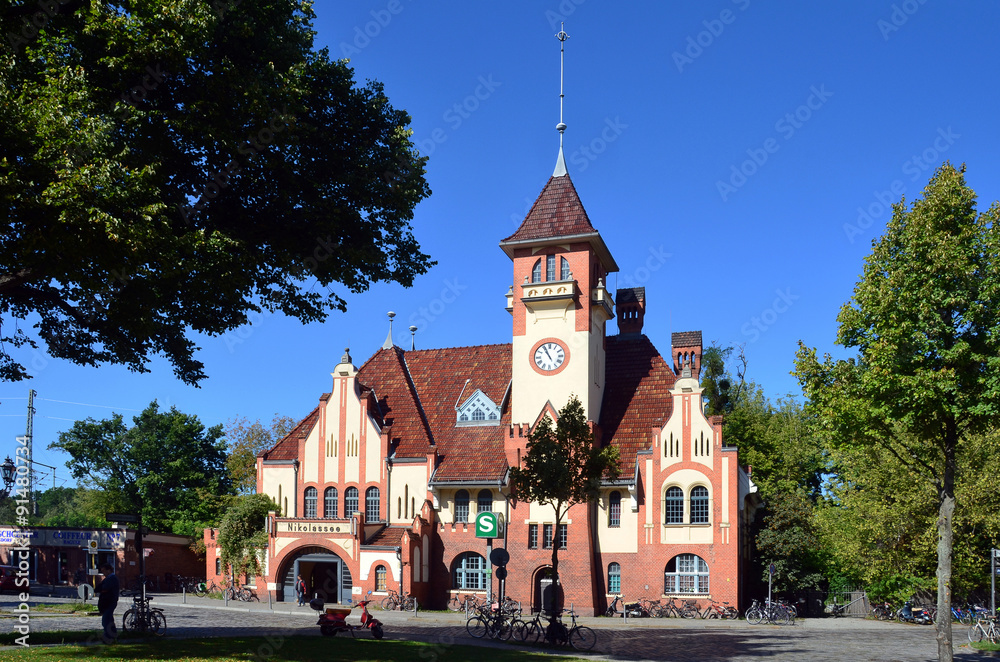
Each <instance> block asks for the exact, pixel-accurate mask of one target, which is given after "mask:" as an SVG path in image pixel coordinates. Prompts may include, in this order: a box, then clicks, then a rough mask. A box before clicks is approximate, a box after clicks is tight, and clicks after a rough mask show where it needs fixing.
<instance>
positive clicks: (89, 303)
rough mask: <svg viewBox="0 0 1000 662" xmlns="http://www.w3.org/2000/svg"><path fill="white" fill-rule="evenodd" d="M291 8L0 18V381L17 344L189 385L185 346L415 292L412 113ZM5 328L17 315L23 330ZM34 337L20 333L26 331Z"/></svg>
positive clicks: (7, 9)
mask: <svg viewBox="0 0 1000 662" xmlns="http://www.w3.org/2000/svg"><path fill="white" fill-rule="evenodd" d="M313 19H314V13H313V10H312V3H311V2H307V1H305V0H259V1H254V2H249V1H247V2H240V1H239V0H220V1H217V2H209V1H208V0H118V1H112V0H88V1H79V0H70V1H68V2H63V1H62V0H60V1H59V2H36V1H35V0H23V1H21V2H14V3H3V6H2V8H0V36H2V39H3V43H2V44H0V208H2V209H3V210H4V216H3V219H2V220H0V234H2V237H3V241H2V242H0V378H2V379H6V380H18V379H24V378H26V377H29V376H30V375H29V371H28V369H27V368H26V367H25V365H23V360H22V359H21V358H19V357H18V356H17V355H16V354H15V352H16V348H17V347H19V346H24V345H29V346H39V345H41V344H44V345H45V346H46V347H47V350H48V352H49V353H50V354H51V355H52V356H54V357H57V358H61V359H68V360H70V361H74V362H76V363H80V364H85V365H97V364H100V363H116V364H122V365H125V366H127V367H128V368H130V369H132V370H135V371H146V370H148V367H147V365H148V363H149V360H150V359H151V357H152V356H153V355H157V354H162V355H164V356H166V357H167V358H168V359H169V360H170V361H171V363H172V364H173V366H174V369H175V372H176V374H177V376H178V377H179V378H180V379H182V380H183V381H185V382H188V383H198V382H199V381H200V380H201V379H203V378H204V377H205V373H204V370H203V367H204V366H203V364H202V363H201V362H200V361H198V360H197V359H196V358H195V355H194V354H195V350H196V349H197V348H196V347H195V344H194V340H192V338H191V334H190V332H191V331H196V332H201V333H204V334H209V335H216V334H222V333H225V332H227V331H230V330H232V329H234V328H237V327H239V326H241V325H243V324H246V323H247V321H248V318H249V317H250V316H252V315H256V314H260V313H262V312H273V311H280V312H282V313H284V314H286V315H290V316H293V317H296V318H298V319H300V320H302V321H303V322H311V321H319V320H323V319H324V318H325V317H326V315H327V314H328V313H329V312H330V311H331V310H335V309H341V310H343V309H344V308H345V302H344V299H343V298H342V297H341V296H339V295H338V294H337V292H336V291H337V290H339V291H341V292H344V291H350V292H361V291H364V290H366V289H367V288H368V287H369V285H370V284H371V283H375V282H379V281H387V282H398V283H401V284H403V285H406V286H408V285H410V284H411V283H412V281H413V278H414V277H415V276H417V275H419V274H421V273H424V272H425V271H426V270H427V269H428V268H429V266H430V265H432V264H433V263H432V262H431V261H430V260H429V259H428V256H426V255H425V254H423V253H422V252H421V251H420V247H419V245H418V243H417V241H416V240H415V238H414V236H413V234H412V228H411V225H410V222H411V220H412V218H413V209H414V206H415V205H416V204H417V203H418V202H419V201H420V200H421V199H423V198H425V197H426V196H427V195H429V194H430V191H429V188H428V186H427V183H426V181H425V179H424V165H425V163H426V159H425V158H421V157H419V156H418V154H417V153H416V151H415V150H414V149H413V145H412V143H411V142H410V139H409V136H410V133H411V132H410V130H409V128H408V126H409V121H410V120H409V116H408V115H407V114H406V113H405V112H403V111H400V110H396V109H395V108H393V106H392V105H391V104H390V103H389V100H388V99H387V97H386V96H385V94H384V92H383V87H382V85H381V84H380V83H378V82H375V81H369V82H367V83H365V84H364V85H359V84H357V83H356V82H355V81H354V79H353V70H352V69H351V68H350V67H348V65H347V63H346V61H334V60H331V58H330V55H329V53H328V52H327V51H326V50H325V49H322V50H319V49H316V48H315V47H314V44H313V38H314V35H315V32H314V29H313V25H312V22H313ZM19 321H26V322H27V324H24V323H20V322H19ZM32 327H34V328H32Z"/></svg>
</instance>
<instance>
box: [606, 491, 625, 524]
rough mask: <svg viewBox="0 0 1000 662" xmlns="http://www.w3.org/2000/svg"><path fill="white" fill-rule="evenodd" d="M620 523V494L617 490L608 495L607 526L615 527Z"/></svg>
mask: <svg viewBox="0 0 1000 662" xmlns="http://www.w3.org/2000/svg"><path fill="white" fill-rule="evenodd" d="M621 525H622V494H621V492H618V491H617V490H616V491H614V492H612V493H611V494H610V495H609V496H608V526H609V527H611V528H612V529H616V528H618V527H620V526H621Z"/></svg>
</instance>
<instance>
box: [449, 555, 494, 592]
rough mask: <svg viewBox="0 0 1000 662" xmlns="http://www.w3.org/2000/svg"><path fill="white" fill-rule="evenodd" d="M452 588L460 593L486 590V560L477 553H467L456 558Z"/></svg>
mask: <svg viewBox="0 0 1000 662" xmlns="http://www.w3.org/2000/svg"><path fill="white" fill-rule="evenodd" d="M453 567H454V571H453V572H452V588H453V589H455V590H458V591H480V590H483V589H485V588H486V559H484V558H483V557H482V556H480V555H479V554H476V553H475V552H465V553H464V554H459V555H458V556H457V557H456V558H455V564H454V566H453Z"/></svg>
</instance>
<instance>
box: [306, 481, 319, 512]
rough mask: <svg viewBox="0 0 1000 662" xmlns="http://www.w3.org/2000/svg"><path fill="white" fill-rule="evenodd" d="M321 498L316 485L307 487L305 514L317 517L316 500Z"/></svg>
mask: <svg viewBox="0 0 1000 662" xmlns="http://www.w3.org/2000/svg"><path fill="white" fill-rule="evenodd" d="M318 500H319V493H318V492H317V491H316V488H315V487H307V488H306V498H305V509H306V510H305V516H306V517H316V502H317V501H318Z"/></svg>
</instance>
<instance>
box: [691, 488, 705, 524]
mask: <svg viewBox="0 0 1000 662" xmlns="http://www.w3.org/2000/svg"><path fill="white" fill-rule="evenodd" d="M691 523H692V524H708V488H706V487H703V486H701V485H698V486H697V487H695V488H694V489H692V490H691Z"/></svg>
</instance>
